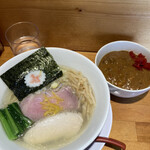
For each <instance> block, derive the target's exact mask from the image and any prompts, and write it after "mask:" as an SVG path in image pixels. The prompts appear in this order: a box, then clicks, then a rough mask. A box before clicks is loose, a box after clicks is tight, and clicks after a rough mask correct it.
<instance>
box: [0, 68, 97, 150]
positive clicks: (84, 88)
mask: <svg viewBox="0 0 150 150" xmlns="http://www.w3.org/2000/svg"><path fill="white" fill-rule="evenodd" d="M60 68H61V69H62V71H63V76H62V77H60V78H59V79H57V80H55V81H54V82H55V83H57V84H58V87H57V88H56V90H58V89H59V88H61V87H63V86H66V85H67V86H70V87H71V88H72V89H73V92H74V94H76V96H77V97H78V109H77V110H76V111H77V113H81V115H82V118H83V124H82V127H81V129H80V131H79V133H77V135H75V136H73V137H71V138H69V139H65V138H64V139H63V138H61V139H59V140H57V141H51V142H47V143H44V144H36V145H32V144H27V143H25V142H24V141H23V138H19V139H18V140H16V141H15V142H16V143H18V144H19V145H21V146H23V147H25V148H27V149H28V150H48V149H53V150H54V149H58V148H61V147H63V146H65V145H66V144H69V143H71V142H72V141H74V140H75V139H76V138H78V137H79V136H80V135H81V134H82V133H83V131H84V130H85V128H86V127H87V125H88V123H89V121H90V119H91V116H92V114H93V111H94V108H95V104H96V100H95V97H94V93H93V90H92V87H91V85H90V83H89V81H88V79H87V78H86V77H85V76H83V74H82V73H81V72H79V71H76V70H74V69H71V68H69V67H65V66H60ZM52 84H53V83H51V84H50V85H48V86H47V87H45V88H43V89H41V90H39V91H37V92H36V93H40V92H41V91H44V90H47V89H50V90H51V88H52ZM6 95H7V99H4V101H3V105H1V106H3V107H6V106H7V105H8V104H9V103H13V102H16V101H17V102H18V103H19V101H18V100H17V98H16V97H15V96H14V95H13V93H12V92H11V91H10V90H7V91H6ZM4 98H5V96H4ZM60 113H61V112H60ZM49 117H50V116H49ZM60 127H61V125H60ZM31 128H32V127H31ZM29 130H30V129H29ZM39 130H40V129H39ZM39 136H40V135H39Z"/></svg>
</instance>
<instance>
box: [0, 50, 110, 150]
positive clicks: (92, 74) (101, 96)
mask: <svg viewBox="0 0 150 150" xmlns="http://www.w3.org/2000/svg"><path fill="white" fill-rule="evenodd" d="M47 50H48V51H49V52H50V53H51V54H52V56H53V57H54V59H55V60H56V62H57V63H58V65H65V66H68V67H71V68H73V69H76V70H78V71H81V72H82V73H83V75H84V76H86V77H87V78H88V80H89V82H90V84H91V86H92V88H93V91H94V95H95V98H96V107H95V110H94V113H93V116H92V118H91V121H90V122H89V124H88V126H87V128H86V129H85V131H84V132H83V133H82V134H81V136H79V137H78V138H77V139H76V140H74V141H73V142H72V143H70V144H68V145H66V146H65V147H63V148H61V150H83V149H85V148H86V147H87V146H89V145H90V144H91V143H92V142H93V141H94V140H95V138H96V137H97V136H98V134H99V133H100V131H101V129H102V127H103V125H104V123H105V120H106V118H107V114H108V110H109V106H110V93H109V88H108V85H107V81H106V80H105V77H104V76H103V74H102V72H101V71H100V70H99V69H98V67H97V66H96V65H95V64H94V63H93V62H92V61H90V60H89V59H88V58H86V57H84V56H83V55H81V54H79V53H77V52H74V51H71V50H67V49H62V48H47ZM33 52H35V50H32V51H28V52H24V53H22V54H19V55H17V56H15V57H13V58H12V59H10V60H8V61H7V62H6V63H4V64H3V65H2V66H1V67H0V75H1V74H2V73H4V72H5V71H7V70H8V69H9V68H11V67H12V66H14V65H15V64H17V63H18V62H20V61H21V60H23V59H24V58H26V57H27V56H29V55H30V54H32V53H33ZM6 89H7V86H6V85H5V84H4V82H3V81H2V80H1V79H0V91H1V94H0V104H1V102H2V98H3V96H4V94H5V91H6ZM39 136H40V135H39ZM23 149H25V148H24V147H22V146H20V145H18V144H16V143H15V142H13V141H10V140H8V138H7V136H6V134H5V132H4V131H3V128H2V126H1V123H0V150H23Z"/></svg>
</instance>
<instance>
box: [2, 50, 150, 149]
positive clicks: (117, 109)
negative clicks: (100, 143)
mask: <svg viewBox="0 0 150 150" xmlns="http://www.w3.org/2000/svg"><path fill="white" fill-rule="evenodd" d="M79 53H81V54H82V55H84V56H86V57H88V58H89V59H90V60H92V61H93V62H94V59H95V54H96V53H95V52H79ZM12 57H13V54H12V52H11V50H10V48H9V47H5V48H4V52H3V53H2V55H1V56H0V65H2V64H3V63H5V62H6V61H7V60H9V59H10V58H12ZM111 105H112V111H113V124H112V130H111V133H110V137H111V138H115V139H118V140H120V141H123V142H124V143H125V144H126V145H127V150H150V92H148V93H146V94H144V95H141V96H139V97H137V98H131V99H121V98H117V97H114V96H112V95H111ZM109 149H112V148H110V147H108V146H105V147H104V148H103V150H109Z"/></svg>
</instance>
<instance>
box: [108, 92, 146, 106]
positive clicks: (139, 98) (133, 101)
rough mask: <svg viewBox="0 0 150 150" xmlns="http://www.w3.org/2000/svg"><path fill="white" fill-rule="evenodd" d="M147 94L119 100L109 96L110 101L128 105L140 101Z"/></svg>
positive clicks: (119, 98)
mask: <svg viewBox="0 0 150 150" xmlns="http://www.w3.org/2000/svg"><path fill="white" fill-rule="evenodd" d="M147 94H148V92H146V93H144V94H142V95H139V96H136V97H132V98H121V97H117V96H114V95H112V94H111V100H112V101H114V102H117V103H124V104H130V103H135V102H137V101H140V100H142V99H143V98H144V97H145V96H146V95H147Z"/></svg>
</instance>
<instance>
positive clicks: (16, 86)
mask: <svg viewBox="0 0 150 150" xmlns="http://www.w3.org/2000/svg"><path fill="white" fill-rule="evenodd" d="M35 70H41V71H43V72H44V73H45V75H46V79H45V81H44V82H43V84H41V85H40V86H38V87H28V86H26V84H25V81H24V78H25V76H26V75H27V74H28V73H29V72H30V71H35ZM62 75H63V73H62V71H61V70H60V68H59V66H58V65H57V63H56V62H55V60H54V59H53V56H52V55H51V54H50V53H49V52H48V51H47V50H46V48H44V47H42V48H40V49H39V50H37V51H36V52H34V53H33V54H31V55H30V56H28V57H27V58H25V59H24V60H22V61H21V62H19V63H18V64H16V65H15V66H14V67H12V68H10V69H9V70H7V71H6V72H5V73H4V74H2V75H1V76H0V77H1V78H2V80H3V81H4V82H5V83H6V85H7V86H8V87H9V88H10V89H11V90H12V91H13V92H14V95H15V96H16V97H17V98H18V100H20V101H21V100H22V99H23V98H24V97H26V96H27V95H29V94H30V93H33V92H35V91H37V90H39V89H41V88H43V87H45V86H46V85H48V84H49V83H51V82H52V81H54V80H56V79H57V78H59V77H61V76H62Z"/></svg>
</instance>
